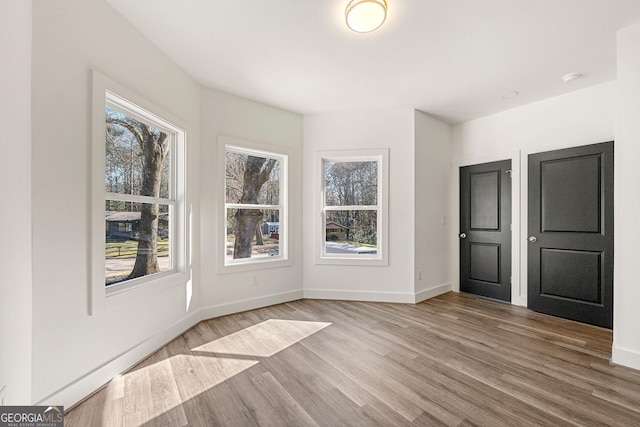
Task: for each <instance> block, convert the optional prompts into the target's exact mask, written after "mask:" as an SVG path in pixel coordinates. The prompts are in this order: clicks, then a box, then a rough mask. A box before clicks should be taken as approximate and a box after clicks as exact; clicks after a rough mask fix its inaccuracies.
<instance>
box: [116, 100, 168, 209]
mask: <svg viewBox="0 0 640 427" xmlns="http://www.w3.org/2000/svg"><path fill="white" fill-rule="evenodd" d="M105 112H106V134H105V144H106V145H105V148H106V151H105V152H106V167H105V177H104V178H105V186H106V191H107V192H111V193H121V194H136V195H142V196H151V197H163V198H169V197H170V193H169V181H170V176H171V174H170V170H171V158H170V157H171V150H170V143H171V138H169V137H168V135H167V134H166V133H164V132H161V131H160V130H158V129H155V128H153V127H151V126H148V125H146V124H144V123H142V122H139V121H137V120H136V119H134V118H132V117H129V116H128V115H126V114H123V113H121V112H119V111H116V110H112V109H111V108H109V107H106V110H105ZM145 177H146V178H145Z"/></svg>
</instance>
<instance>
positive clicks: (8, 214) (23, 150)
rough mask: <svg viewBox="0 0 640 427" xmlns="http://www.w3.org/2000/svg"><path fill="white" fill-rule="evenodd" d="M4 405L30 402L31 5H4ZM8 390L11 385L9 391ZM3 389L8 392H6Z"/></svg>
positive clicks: (0, 16) (0, 161) (0, 306)
mask: <svg viewBox="0 0 640 427" xmlns="http://www.w3.org/2000/svg"><path fill="white" fill-rule="evenodd" d="M0 57H2V58H5V60H4V61H3V64H2V68H1V69H0V73H1V76H2V77H1V78H0V94H2V95H1V96H0V128H2V130H3V133H4V135H3V136H2V138H0V152H2V155H0V194H2V198H3V201H2V208H1V209H0V224H2V231H1V234H2V244H1V245H0V405H3V404H6V405H28V404H30V403H31V349H32V345H31V334H32V330H31V328H32V322H31V293H32V292H31V110H30V109H31V1H27V0H8V1H3V2H2V3H0ZM5 386H6V387H5ZM3 388H4V391H3V390H2V389H3Z"/></svg>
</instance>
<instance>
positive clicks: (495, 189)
mask: <svg viewBox="0 0 640 427" xmlns="http://www.w3.org/2000/svg"><path fill="white" fill-rule="evenodd" d="M499 172H500V171H491V172H483V173H471V174H470V180H471V212H470V214H471V224H470V229H471V230H498V229H500V201H499V196H500V185H499V182H500V175H499Z"/></svg>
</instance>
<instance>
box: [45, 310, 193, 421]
mask: <svg viewBox="0 0 640 427" xmlns="http://www.w3.org/2000/svg"><path fill="white" fill-rule="evenodd" d="M200 320H201V318H200V317H199V312H195V313H193V314H191V315H189V316H187V317H185V318H184V319H182V320H180V321H179V322H176V323H174V324H173V325H171V326H170V327H168V328H167V329H165V330H164V331H162V332H159V333H157V334H155V335H153V336H152V337H150V338H148V339H146V340H145V341H143V342H141V343H140V344H138V345H136V346H134V347H133V348H131V349H129V350H127V351H125V352H123V353H122V354H120V355H119V356H116V357H114V358H113V359H111V360H110V361H109V362H107V363H105V364H103V365H101V366H99V367H97V368H96V369H94V370H93V371H91V372H89V373H88V374H86V375H84V376H82V377H80V378H78V379H77V380H75V381H74V382H72V383H71V384H69V385H67V386H65V387H63V388H61V389H60V390H58V391H56V392H55V393H52V394H51V395H49V396H47V397H45V398H43V399H40V400H39V401H37V402H35V403H34V404H35V405H47V406H48V405H60V406H64V407H65V408H66V409H68V408H70V407H72V406H73V405H76V404H77V403H79V402H81V401H82V400H84V399H86V398H87V397H88V396H90V395H91V394H93V393H94V392H95V391H96V390H99V389H100V388H101V387H102V386H104V385H105V384H106V383H108V382H109V381H111V380H112V379H113V378H115V377H117V376H118V375H120V374H122V373H123V372H125V371H127V370H128V369H129V368H131V367H133V366H135V365H136V364H137V363H138V362H140V361H142V360H144V359H145V358H147V357H148V356H149V355H151V354H153V352H155V351H156V350H158V349H159V348H161V347H162V346H164V345H165V344H167V343H168V342H170V341H171V340H173V339H175V338H176V337H178V336H180V335H181V334H182V333H184V332H185V331H187V330H189V329H190V328H192V327H193V326H195V325H196V324H197V323H198V322H200ZM55 402H57V403H55Z"/></svg>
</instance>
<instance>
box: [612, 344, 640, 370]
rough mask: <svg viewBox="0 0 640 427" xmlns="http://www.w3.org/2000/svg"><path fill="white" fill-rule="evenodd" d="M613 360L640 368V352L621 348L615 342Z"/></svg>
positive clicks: (619, 363) (623, 364)
mask: <svg viewBox="0 0 640 427" xmlns="http://www.w3.org/2000/svg"><path fill="white" fill-rule="evenodd" d="M611 362H612V363H615V364H616V365H622V366H626V367H628V368H633V369H637V370H640V352H637V351H632V350H628V349H625V348H620V347H618V346H616V345H615V343H614V344H613V349H612V351H611Z"/></svg>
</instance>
